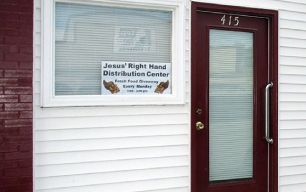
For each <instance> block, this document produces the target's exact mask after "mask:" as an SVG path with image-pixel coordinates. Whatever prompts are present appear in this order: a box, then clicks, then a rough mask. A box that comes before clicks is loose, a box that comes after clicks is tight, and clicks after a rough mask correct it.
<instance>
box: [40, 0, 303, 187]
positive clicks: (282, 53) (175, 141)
mask: <svg viewBox="0 0 306 192" xmlns="http://www.w3.org/2000/svg"><path fill="white" fill-rule="evenodd" d="M144 1H145V0H144ZM147 1H148V0H146V2H147ZM170 1H176V0H167V2H170ZM178 1H180V0H178ZM154 2H157V0H156V1H153V0H152V3H154ZM202 2H207V3H218V4H225V5H234V6H247V7H255V8H266V9H277V10H279V17H280V19H279V26H280V29H279V35H280V37H279V46H280V49H279V192H305V191H306V2H305V0H278V1H276V0H219V1H216V0H203V1H202ZM185 3H186V6H187V8H186V19H185V26H186V38H185V40H184V41H185V58H186V60H185V67H186V72H185V79H186V88H185V95H186V100H187V104H185V105H173V106H168V105H167V106H144V107H141V106H139V107H134V106H133V107H129V106H124V107H123V106H122V107H120V106H117V107H110V106H109V107H77V108H69V107H61V108H52V109H51V108H40V98H41V90H40V84H41V78H40V74H41V53H40V52H41V51H40V48H41V35H42V34H41V0H35V23H34V24H35V25H34V26H35V28H34V29H35V35H34V44H35V58H34V61H35V63H34V135H35V141H34V146H35V149H34V167H35V168H34V169H35V191H36V192H85V191H90V192H98V191H103V192H132V191H133V192H190V81H189V79H190V70H189V68H190V57H191V55H190V53H191V50H190V42H191V41H190V2H189V1H187V0H185Z"/></svg>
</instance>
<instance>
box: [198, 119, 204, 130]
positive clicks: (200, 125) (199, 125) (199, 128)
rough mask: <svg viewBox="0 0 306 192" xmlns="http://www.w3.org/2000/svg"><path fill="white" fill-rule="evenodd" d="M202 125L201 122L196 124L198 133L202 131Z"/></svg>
mask: <svg viewBox="0 0 306 192" xmlns="http://www.w3.org/2000/svg"><path fill="white" fill-rule="evenodd" d="M204 127H205V126H204V123H202V122H201V121H198V122H196V128H197V130H198V131H200V130H202V129H204Z"/></svg>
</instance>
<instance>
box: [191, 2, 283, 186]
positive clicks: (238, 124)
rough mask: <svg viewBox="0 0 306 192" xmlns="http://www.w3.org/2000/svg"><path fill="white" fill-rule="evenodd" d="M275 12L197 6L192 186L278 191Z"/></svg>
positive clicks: (193, 9) (194, 27)
mask: <svg viewBox="0 0 306 192" xmlns="http://www.w3.org/2000/svg"><path fill="white" fill-rule="evenodd" d="M276 14H277V13H275V12H273V11H266V10H255V9H243V8H240V7H227V6H216V5H211V4H202V3H193V5H192V108H191V110H192V111H191V115H192V117H191V119H192V122H191V129H192V192H272V191H277V187H275V186H277V59H276V58H277V46H276V45H277V44H276V43H277V32H276V31H275V28H273V26H275V21H276V18H275V16H277V15H276ZM275 41H276V43H275ZM275 54H276V55H275Z"/></svg>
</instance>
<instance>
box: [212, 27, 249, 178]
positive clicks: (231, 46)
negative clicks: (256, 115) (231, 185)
mask: <svg viewBox="0 0 306 192" xmlns="http://www.w3.org/2000/svg"><path fill="white" fill-rule="evenodd" d="M252 176H253V33H250V32H239V31H226V30H217V29H211V30H210V31H209V180H210V181H224V180H234V179H245V178H252Z"/></svg>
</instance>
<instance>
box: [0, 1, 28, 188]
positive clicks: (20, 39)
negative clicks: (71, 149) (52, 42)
mask: <svg viewBox="0 0 306 192" xmlns="http://www.w3.org/2000/svg"><path fill="white" fill-rule="evenodd" d="M0 23H1V25H0V191H1V192H31V191H33V187H32V186H33V165H32V159H33V144H32V143H33V142H32V141H33V136H32V135H33V134H32V133H33V125H32V119H33V107H32V105H33V104H32V102H33V94H32V93H33V86H32V81H33V80H32V79H33V72H32V70H33V0H1V1H0Z"/></svg>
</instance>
